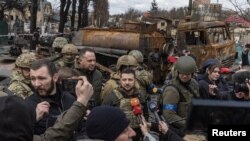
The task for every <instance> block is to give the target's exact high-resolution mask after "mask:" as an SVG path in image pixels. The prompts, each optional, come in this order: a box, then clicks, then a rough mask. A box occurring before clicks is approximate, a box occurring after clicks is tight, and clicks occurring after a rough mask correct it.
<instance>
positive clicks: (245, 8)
mask: <svg viewBox="0 0 250 141" xmlns="http://www.w3.org/2000/svg"><path fill="white" fill-rule="evenodd" d="M229 2H230V3H231V4H232V5H233V6H234V10H235V11H236V12H237V13H238V14H239V15H240V16H241V17H243V18H244V19H246V20H250V16H249V14H250V8H249V6H250V0H246V1H245V0H244V1H242V0H229Z"/></svg>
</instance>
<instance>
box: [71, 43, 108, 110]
mask: <svg viewBox="0 0 250 141" xmlns="http://www.w3.org/2000/svg"><path fill="white" fill-rule="evenodd" d="M77 63H78V64H77V65H78V66H76V68H77V70H78V71H79V73H80V74H81V75H83V76H86V77H87V79H88V81H89V82H90V83H91V84H92V85H93V88H94V95H93V97H92V101H93V102H92V103H93V105H94V106H96V105H100V104H101V100H100V93H101V89H102V81H103V76H102V73H101V72H100V71H99V70H97V69H96V56H95V51H94V50H92V49H90V48H84V49H82V50H81V52H80V55H79V59H78V61H77Z"/></svg>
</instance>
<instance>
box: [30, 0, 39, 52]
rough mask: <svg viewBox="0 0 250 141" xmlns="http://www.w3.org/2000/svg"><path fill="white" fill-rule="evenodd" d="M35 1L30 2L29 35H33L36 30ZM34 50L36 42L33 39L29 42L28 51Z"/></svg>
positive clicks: (36, 4)
mask: <svg viewBox="0 0 250 141" xmlns="http://www.w3.org/2000/svg"><path fill="white" fill-rule="evenodd" d="M37 7H38V3H37V0H32V6H31V20H30V33H31V34H33V33H34V32H35V30H36V19H37ZM35 49H36V41H35V39H34V38H32V39H31V40H30V50H35Z"/></svg>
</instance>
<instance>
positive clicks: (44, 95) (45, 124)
mask: <svg viewBox="0 0 250 141" xmlns="http://www.w3.org/2000/svg"><path fill="white" fill-rule="evenodd" d="M30 76H31V83H32V86H33V88H34V94H33V95H31V96H30V97H28V98H27V99H26V101H27V103H28V104H29V105H30V107H31V108H32V110H33V111H34V112H35V111H37V110H39V109H40V108H41V107H49V110H48V111H47V112H46V114H45V115H44V116H43V117H42V118H38V117H40V116H39V115H37V119H36V120H37V122H36V125H35V134H37V135H40V134H43V133H44V132H45V130H46V129H47V128H49V127H51V126H53V125H54V123H55V121H56V119H57V117H58V116H59V115H60V114H61V113H62V112H63V111H65V110H68V109H69V108H70V106H71V105H72V104H73V102H74V101H75V98H74V97H73V96H72V95H71V94H70V93H69V92H65V91H62V90H61V87H60V86H59V85H58V84H57V80H58V74H57V70H56V67H55V64H54V63H53V62H51V61H50V60H49V59H41V60H37V61H35V62H33V63H32V65H31V71H30Z"/></svg>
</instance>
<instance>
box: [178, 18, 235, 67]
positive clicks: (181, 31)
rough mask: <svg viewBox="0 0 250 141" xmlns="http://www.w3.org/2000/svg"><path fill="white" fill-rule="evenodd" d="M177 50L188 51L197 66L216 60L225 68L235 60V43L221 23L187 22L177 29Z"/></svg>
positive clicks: (224, 25) (225, 26)
mask: <svg viewBox="0 0 250 141" xmlns="http://www.w3.org/2000/svg"><path fill="white" fill-rule="evenodd" d="M177 50H178V51H182V50H188V51H190V52H191V53H192V54H193V55H194V56H195V57H196V62H197V64H198V66H200V65H201V63H202V62H204V61H205V60H207V59H209V58H213V59H217V60H219V61H220V62H221V64H222V65H223V66H225V67H230V66H231V65H232V64H233V63H234V60H235V55H236V50H235V41H234V39H233V37H231V34H230V31H229V28H228V26H227V25H226V24H225V23H224V22H222V21H196V22H194V21H188V22H183V23H180V24H179V25H178V27H177Z"/></svg>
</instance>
